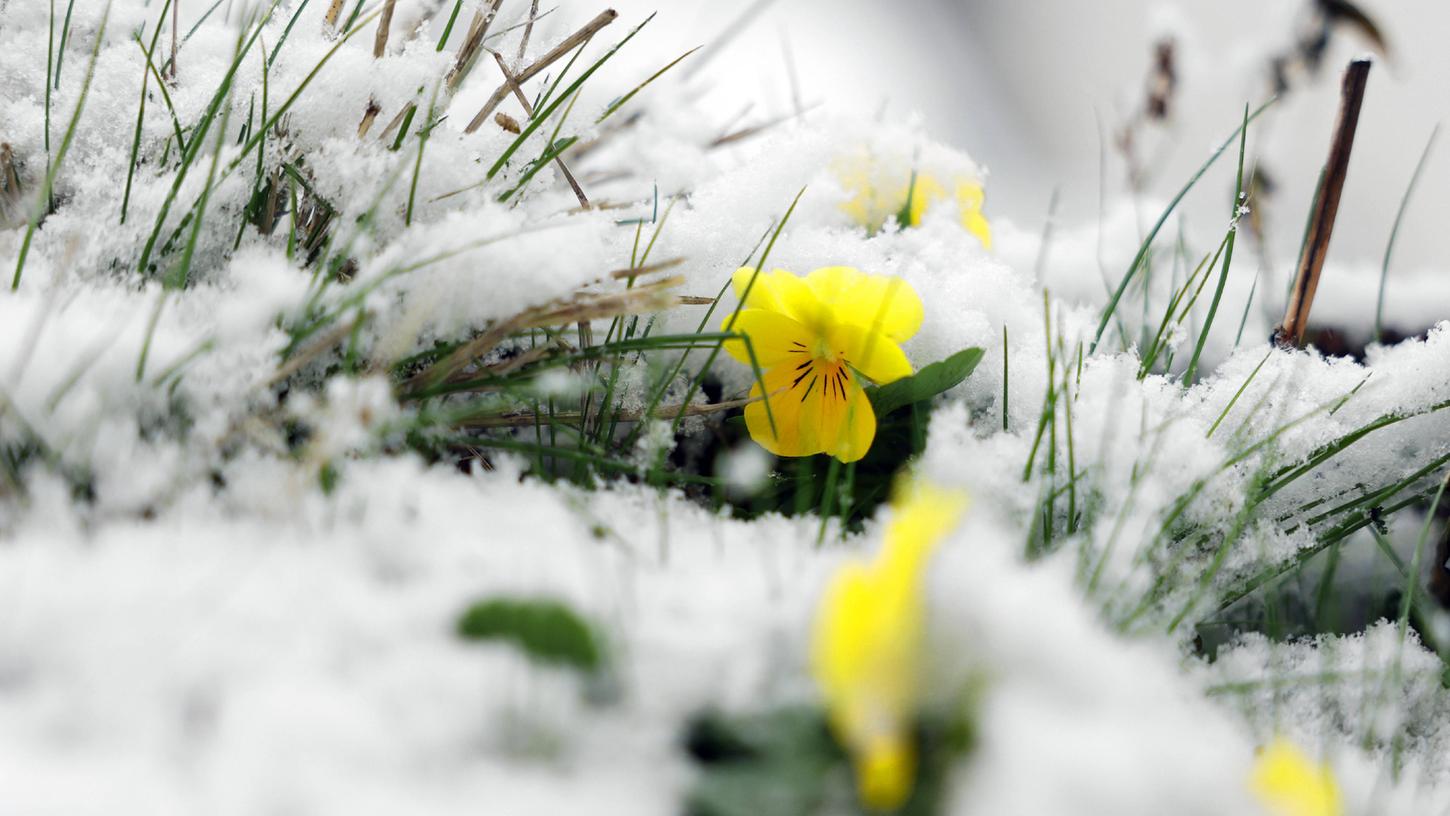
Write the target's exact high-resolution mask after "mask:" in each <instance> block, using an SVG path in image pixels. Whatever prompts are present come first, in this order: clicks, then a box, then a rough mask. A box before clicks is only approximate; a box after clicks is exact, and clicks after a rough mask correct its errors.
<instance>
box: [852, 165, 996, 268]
mask: <svg viewBox="0 0 1450 816" xmlns="http://www.w3.org/2000/svg"><path fill="white" fill-rule="evenodd" d="M869 170H870V164H869V163H867V162H860V163H859V166H858V163H856V162H852V163H844V164H841V165H839V166H838V169H837V173H838V175H839V176H840V179H841V182H842V184H843V185H844V186H845V187H846V189H847V190H848V191H850V192H851V193H853V195H852V197H851V198H850V199H849V200H847V201H845V202H843V203H842V204H841V210H842V211H843V212H845V213H846V214H847V215H849V216H851V219H852V220H853V221H855V222H856V223H858V224H860V225H861V226H863V227H865V228H866V229H867V230H868V231H870V232H875V231H877V230H879V229H881V226H882V225H883V224H885V223H886V221H887V219H889V218H892V217H893V216H894V217H895V218H896V220H897V221H898V222H899V223H900V224H901V225H902V226H903V227H915V226H919V225H920V224H921V219H922V218H923V217H924V216H925V215H926V211H927V209H928V208H930V207H931V206H932V205H934V204H936V203H937V202H938V201H941V200H943V199H945V198H946V197H947V191H946V188H945V187H943V186H942V183H941V182H940V181H938V180H937V179H936V177H935V176H932V175H930V174H927V173H915V174H913V175H912V177H911V178H910V179H908V180H906V181H905V182H903V183H901V184H896V185H887V186H883V185H881V184H878V183H877V182H876V180H874V179H873V178H872V177H871V174H870V172H869ZM953 193H954V194H955V197H956V203H957V210H958V211H959V212H960V213H961V219H962V226H963V227H965V228H966V229H967V231H968V232H970V233H972V234H973V235H975V236H977V240H979V241H981V242H982V246H983V247H985V248H987V249H991V248H992V225H991V224H990V223H989V222H988V221H987V217H986V216H985V215H983V214H982V205H983V204H984V202H985V201H986V192H985V191H984V190H983V189H982V185H981V184H979V183H978V182H976V181H974V180H972V179H968V178H959V179H957V181H956V184H955V185H954V190H953Z"/></svg>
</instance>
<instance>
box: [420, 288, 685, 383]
mask: <svg viewBox="0 0 1450 816" xmlns="http://www.w3.org/2000/svg"><path fill="white" fill-rule="evenodd" d="M681 283H684V278H682V277H679V276H676V277H671V278H666V279H664V280H660V281H655V282H654V283H650V284H646V285H644V286H637V287H635V288H633V289H628V290H626V291H623V292H615V293H610V294H601V295H593V296H588V297H586V298H583V299H578V300H573V301H569V302H567V303H562V304H558V303H556V304H553V305H549V306H541V307H539V308H537V309H531V310H529V311H527V312H522V313H520V314H517V315H514V316H513V317H511V318H509V319H508V320H505V321H503V322H501V323H498V324H497V325H495V326H493V327H492V328H490V329H489V330H488V331H486V332H484V333H483V334H481V335H479V336H478V337H475V338H474V339H473V340H471V341H470V342H468V343H467V344H465V345H463V346H460V347H459V348H457V349H454V351H453V353H451V354H449V355H448V356H447V357H445V358H443V359H442V360H440V361H438V362H437V363H435V364H433V365H432V366H430V367H429V368H427V369H426V370H424V371H421V372H419V373H418V374H417V375H415V376H414V377H413V378H412V379H410V380H408V381H407V382H406V383H404V384H403V389H402V390H403V391H404V392H405V393H406V392H409V391H417V390H419V389H422V388H429V387H432V386H435V385H438V384H440V383H443V382H445V381H447V380H448V378H449V377H451V376H453V375H454V374H455V373H457V372H458V371H460V370H462V369H463V368H464V367H465V366H467V365H468V364H469V363H470V362H472V361H474V360H476V359H478V358H480V357H483V356H484V355H486V354H488V353H489V352H490V351H492V350H493V349H494V348H495V347H496V346H498V344H499V343H502V342H503V341H504V339H505V338H507V337H508V336H509V335H511V334H513V333H514V332H517V331H521V330H523V329H529V328H537V327H539V326H557V325H560V324H564V323H580V322H587V321H590V320H595V319H599V318H604V317H617V316H620V315H629V314H642V313H647V312H653V311H659V310H660V309H664V308H668V307H669V306H672V305H674V304H675V303H676V302H677V299H676V298H673V297H671V296H670V295H668V294H667V293H666V292H665V290H666V289H670V288H672V287H675V286H679V285H680V284H681Z"/></svg>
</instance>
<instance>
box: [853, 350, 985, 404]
mask: <svg viewBox="0 0 1450 816" xmlns="http://www.w3.org/2000/svg"><path fill="white" fill-rule="evenodd" d="M983 353H984V352H983V351H982V350H981V349H979V348H969V349H963V350H961V351H959V352H957V353H956V354H953V355H952V356H950V357H948V358H946V359H945V360H940V361H937V362H935V363H932V364H930V365H927V366H923V367H922V369H921V370H920V371H918V372H916V373H915V374H913V375H911V376H910V377H902V378H901V379H899V380H897V381H896V382H893V383H887V384H886V385H879V386H874V387H872V388H868V389H866V396H867V397H869V398H870V399H871V407H872V408H874V409H876V413H877V415H878V416H879V415H884V414H889V413H891V412H892V411H895V410H896V409H897V408H901V407H902V406H905V405H910V404H912V403H914V402H925V401H927V400H930V399H931V398H932V397H935V396H936V395H937V394H941V393H943V392H945V391H948V390H950V389H952V388H955V387H956V386H957V385H958V384H959V383H961V382H962V381H963V380H965V379H966V378H967V377H969V376H971V373H972V372H973V371H975V370H976V368H977V363H980V362H981V361H982V355H983Z"/></svg>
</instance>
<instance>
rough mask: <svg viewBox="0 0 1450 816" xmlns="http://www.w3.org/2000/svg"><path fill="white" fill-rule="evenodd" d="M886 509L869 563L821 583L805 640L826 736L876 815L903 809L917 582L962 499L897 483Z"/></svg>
mask: <svg viewBox="0 0 1450 816" xmlns="http://www.w3.org/2000/svg"><path fill="white" fill-rule="evenodd" d="M892 506H893V508H894V512H893V515H892V518H891V521H890V524H889V525H888V526H887V529H886V534H885V537H884V541H883V542H882V546H881V549H880V551H879V552H878V553H877V554H876V557H875V558H874V559H873V560H872V561H870V562H862V561H850V562H847V563H846V564H844V565H842V566H841V568H840V570H839V571H838V572H837V573H836V574H835V576H834V577H833V578H832V579H831V582H830V584H829V585H828V586H827V588H826V592H825V594H824V595H823V597H822V599H821V604H820V607H819V609H818V611H817V615H816V623H815V631H814V633H813V637H812V641H811V671H812V674H813V675H814V676H815V678H816V683H817V685H818V686H819V687H820V690H821V695H822V697H823V699H824V701H825V704H826V709H827V714H828V719H829V722H830V725H831V730H832V733H834V734H835V736H836V739H837V740H838V741H839V742H840V743H841V745H842V746H843V747H845V749H846V750H847V751H848V752H849V753H850V754H851V759H852V764H853V766H854V768H855V772H856V785H857V795H858V796H859V797H860V799H861V802H862V804H863V805H865V806H866V807H868V808H870V809H873V810H879V811H890V810H895V809H896V808H899V807H900V806H901V805H902V804H904V803H905V802H906V800H907V799H908V798H909V797H910V796H911V791H912V787H913V785H914V782H915V777H916V764H917V761H916V751H915V748H914V746H913V744H912V727H913V725H914V721H915V719H916V716H917V709H918V705H919V699H920V691H919V682H920V675H921V669H922V660H923V658H922V652H923V643H922V640H923V637H924V630H925V602H924V599H923V583H924V575H925V571H926V565H927V561H928V559H929V557H930V555H931V553H932V552H933V550H935V548H936V545H937V543H938V542H939V541H941V539H942V538H943V537H945V536H946V535H947V534H948V533H950V532H951V530H952V528H953V527H954V526H955V525H956V524H957V522H958V520H959V519H960V518H961V515H962V514H963V513H964V512H965V511H966V507H967V496H966V494H965V493H964V492H960V491H951V490H943V489H941V488H938V487H935V486H933V485H931V484H929V483H927V482H925V481H922V480H917V479H913V480H909V481H905V482H903V483H901V484H900V485H898V488H897V493H896V496H895V498H894V499H893V501H892Z"/></svg>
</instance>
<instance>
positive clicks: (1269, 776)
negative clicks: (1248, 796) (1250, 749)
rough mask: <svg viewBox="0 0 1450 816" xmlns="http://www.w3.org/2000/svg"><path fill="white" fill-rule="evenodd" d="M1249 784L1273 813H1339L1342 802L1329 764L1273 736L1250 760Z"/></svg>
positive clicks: (1333, 815)
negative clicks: (1253, 758)
mask: <svg viewBox="0 0 1450 816" xmlns="http://www.w3.org/2000/svg"><path fill="white" fill-rule="evenodd" d="M1250 787H1251V788H1252V790H1253V792H1254V795H1255V796H1257V797H1258V799H1259V802H1260V803H1262V804H1263V805H1264V807H1265V808H1266V809H1267V810H1268V812H1269V813H1272V814H1274V816H1341V815H1342V814H1343V813H1344V805H1343V803H1342V801H1341V798H1340V794H1339V785H1337V784H1336V783H1335V781H1334V775H1333V774H1332V773H1331V772H1330V770H1329V766H1327V765H1322V764H1319V763H1316V762H1314V761H1312V760H1311V759H1309V758H1308V757H1306V756H1305V755H1304V753H1303V752H1302V751H1300V750H1299V748H1298V747H1297V746H1295V745H1294V744H1293V743H1291V742H1289V741H1288V740H1285V739H1282V738H1280V739H1276V740H1274V741H1273V742H1272V743H1270V744H1269V746H1268V747H1267V748H1265V749H1264V750H1263V752H1262V753H1260V754H1259V758H1258V760H1257V761H1256V762H1255V763H1254V771H1253V778H1252V779H1251V780H1250Z"/></svg>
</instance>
